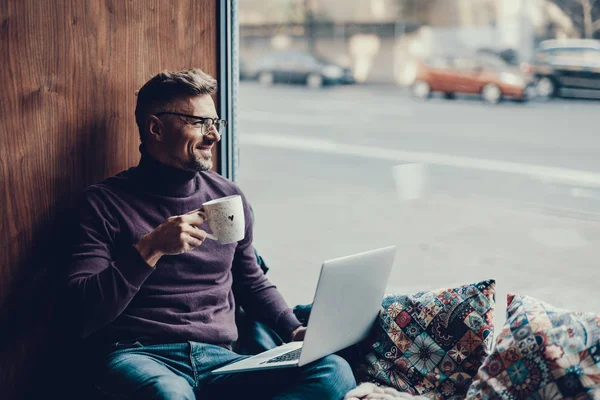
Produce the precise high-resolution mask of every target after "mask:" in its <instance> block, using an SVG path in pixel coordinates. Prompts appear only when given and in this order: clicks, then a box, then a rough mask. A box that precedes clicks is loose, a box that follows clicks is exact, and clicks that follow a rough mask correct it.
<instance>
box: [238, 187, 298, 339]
mask: <svg viewBox="0 0 600 400" xmlns="http://www.w3.org/2000/svg"><path fill="white" fill-rule="evenodd" d="M241 195H242V199H243V202H244V215H245V218H246V234H245V237H244V239H243V240H241V241H240V242H239V243H238V246H237V249H236V252H235V256H234V260H233V291H234V294H235V298H236V301H237V302H238V303H239V304H240V305H241V306H242V307H243V308H244V311H246V312H247V313H248V314H249V315H250V316H252V317H254V318H255V319H257V320H259V321H261V322H264V323H265V324H267V325H268V326H269V327H271V328H272V329H274V330H275V332H277V334H278V335H280V336H281V337H282V338H283V339H284V340H287V339H288V338H289V336H290V334H291V333H292V332H293V331H294V329H296V328H297V327H299V326H300V325H301V323H300V321H298V319H297V318H296V316H295V315H294V312H293V311H292V309H291V308H290V307H289V306H288V305H287V303H286V302H285V300H284V299H283V296H282V295H281V294H280V293H279V290H277V288H276V287H275V285H273V284H272V283H271V282H270V281H269V280H268V279H267V277H266V276H265V274H264V272H263V271H262V270H261V268H260V266H259V265H258V263H257V261H256V256H255V254H254V248H253V246H252V238H253V236H252V235H253V233H252V214H251V212H250V207H249V205H248V202H247V200H246V198H245V196H244V195H243V194H241Z"/></svg>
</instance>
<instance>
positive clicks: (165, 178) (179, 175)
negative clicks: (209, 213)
mask: <svg viewBox="0 0 600 400" xmlns="http://www.w3.org/2000/svg"><path fill="white" fill-rule="evenodd" d="M140 153H142V157H141V159H140V163H139V164H138V166H137V168H136V172H137V176H138V178H139V181H140V183H141V184H142V186H143V188H144V190H145V191H146V192H149V193H153V194H158V195H161V196H167V197H187V196H190V195H191V194H193V193H195V192H196V190H197V188H198V183H199V180H198V173H197V172H195V171H193V172H192V171H184V170H181V169H178V168H175V167H171V166H168V165H165V164H162V163H160V162H159V161H157V160H156V159H155V158H154V157H152V156H151V155H150V154H149V153H148V151H147V150H146V149H145V148H144V146H140Z"/></svg>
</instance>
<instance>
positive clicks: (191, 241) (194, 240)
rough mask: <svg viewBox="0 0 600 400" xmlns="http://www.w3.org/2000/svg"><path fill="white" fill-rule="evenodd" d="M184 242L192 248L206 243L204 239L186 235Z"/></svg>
mask: <svg viewBox="0 0 600 400" xmlns="http://www.w3.org/2000/svg"><path fill="white" fill-rule="evenodd" d="M184 240H185V242H186V243H187V244H188V245H189V246H190V247H192V248H194V247H198V246H200V245H201V244H202V243H203V242H204V239H198V238H196V237H194V236H192V235H186V237H185V239H184Z"/></svg>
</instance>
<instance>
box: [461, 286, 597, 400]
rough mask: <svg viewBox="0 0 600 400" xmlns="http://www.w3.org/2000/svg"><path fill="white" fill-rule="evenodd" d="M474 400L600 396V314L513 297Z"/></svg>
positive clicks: (478, 379)
mask: <svg viewBox="0 0 600 400" xmlns="http://www.w3.org/2000/svg"><path fill="white" fill-rule="evenodd" d="M468 398H469V399H500V398H501V399H507V400H512V399H552V400H554V399H556V400H558V399H600V316H598V315H595V314H591V313H575V312H570V311H567V310H563V309H560V308H556V307H553V306H551V305H550V304H548V303H545V302H543V301H540V300H536V299H534V298H532V297H529V296H520V295H516V294H509V295H508V296H507V311H506V324H505V325H504V327H503V329H502V332H501V333H500V335H499V336H498V339H497V341H496V348H495V349H494V352H493V353H492V354H491V355H490V357H489V358H488V359H487V360H486V361H485V363H484V364H483V365H482V366H481V368H480V369H479V372H478V373H477V376H476V377H475V381H474V382H473V385H472V387H471V388H470V389H469V393H468Z"/></svg>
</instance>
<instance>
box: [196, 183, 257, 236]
mask: <svg viewBox="0 0 600 400" xmlns="http://www.w3.org/2000/svg"><path fill="white" fill-rule="evenodd" d="M202 207H203V208H204V214H205V215H206V221H207V222H208V226H209V227H210V229H211V231H212V233H209V234H208V235H207V236H206V237H207V238H209V239H212V240H216V241H218V242H219V243H221V244H230V243H235V242H239V241H240V240H242V239H243V238H244V235H245V231H246V224H245V219H244V206H243V204H242V196H240V195H233V196H227V197H221V198H220V199H215V200H211V201H207V202H206V203H204V204H202Z"/></svg>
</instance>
